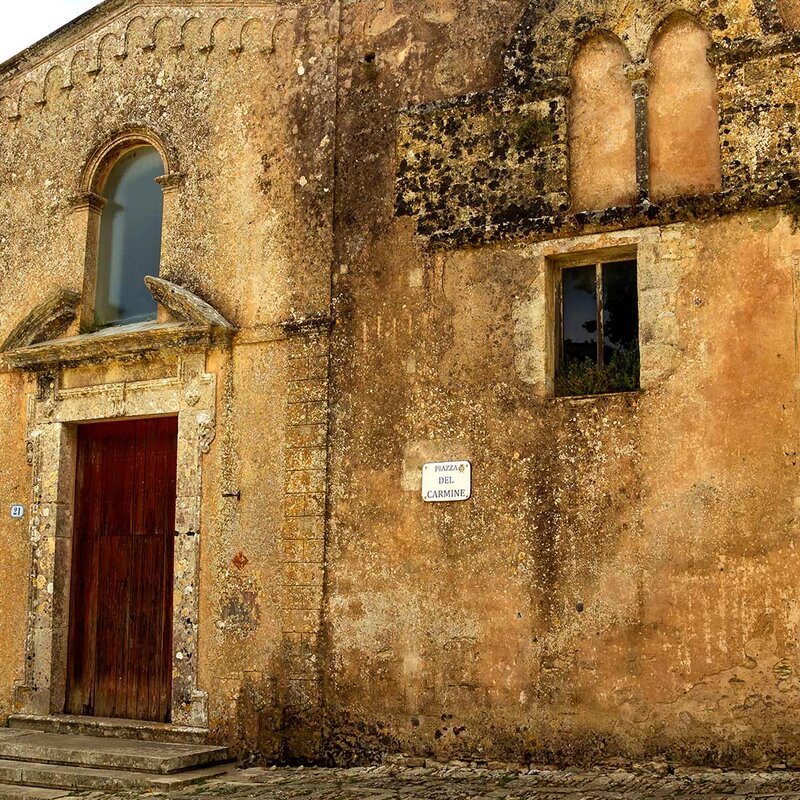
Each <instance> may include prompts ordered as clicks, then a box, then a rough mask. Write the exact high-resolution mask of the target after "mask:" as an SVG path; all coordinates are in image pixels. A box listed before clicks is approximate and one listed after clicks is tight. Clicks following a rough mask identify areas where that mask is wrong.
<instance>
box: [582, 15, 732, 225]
mask: <svg viewBox="0 0 800 800" xmlns="http://www.w3.org/2000/svg"><path fill="white" fill-rule="evenodd" d="M710 44H711V38H710V37H709V35H708V32H707V31H706V30H705V29H704V28H703V27H702V26H701V25H699V24H698V23H697V22H696V21H695V20H694V19H692V18H690V17H689V16H688V15H684V14H679V15H676V16H674V17H671V18H670V19H668V20H667V21H666V22H665V23H664V24H663V25H662V26H661V27H660V28H659V30H658V31H657V32H656V34H655V35H654V37H653V40H652V42H651V44H650V53H649V62H646V63H644V64H639V65H637V64H630V56H629V54H628V51H627V49H626V48H625V46H624V45H623V44H622V42H621V41H620V40H619V39H618V38H617V37H616V36H614V35H612V34H610V33H599V34H595V35H594V36H592V37H591V38H590V39H588V40H587V41H586V42H585V43H584V45H583V46H582V48H581V50H580V51H579V52H578V55H577V57H576V59H575V61H574V63H573V68H572V100H571V120H570V155H571V176H570V177H571V186H572V203H573V208H574V209H575V210H588V209H599V208H607V207H610V206H619V205H628V204H630V203H632V202H634V201H635V200H636V198H637V197H639V198H641V199H644V198H645V197H647V198H649V199H651V200H654V201H660V200H664V199H666V198H669V197H675V196H679V195H690V194H701V193H704V192H713V191H717V190H718V189H719V188H720V185H721V166H720V152H719V110H718V97H717V84H716V74H715V72H714V69H713V67H712V66H711V65H710V64H709V63H708V60H707V57H706V56H707V51H708V48H709V46H710Z"/></svg>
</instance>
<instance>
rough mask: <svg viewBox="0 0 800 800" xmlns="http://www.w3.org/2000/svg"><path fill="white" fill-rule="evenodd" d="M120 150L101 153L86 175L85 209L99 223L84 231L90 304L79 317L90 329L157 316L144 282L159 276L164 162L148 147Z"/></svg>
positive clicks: (137, 143)
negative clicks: (96, 215)
mask: <svg viewBox="0 0 800 800" xmlns="http://www.w3.org/2000/svg"><path fill="white" fill-rule="evenodd" d="M123 144H125V143H123ZM123 144H118V146H117V147H112V148H107V149H106V150H105V153H106V155H105V156H101V157H99V163H98V164H97V165H96V166H95V168H94V169H93V170H92V173H91V174H92V181H91V184H90V185H92V186H93V187H94V193H91V192H90V197H92V198H94V199H93V200H92V201H91V202H90V208H91V209H94V212H95V213H99V215H100V217H99V220H98V221H97V222H96V223H95V224H94V225H92V224H90V225H89V241H88V243H87V246H88V248H89V252H88V253H87V283H86V289H87V300H89V299H91V301H92V302H87V304H86V306H85V307H84V311H85V314H86V315H87V317H88V320H91V321H92V322H93V324H92V327H93V328H102V327H107V326H109V325H119V324H127V323H134V322H141V321H144V320H151V319H155V318H156V313H157V306H156V301H155V300H154V299H153V296H152V295H151V294H150V292H149V290H148V289H147V286H145V283H144V279H145V276H147V275H152V276H154V277H158V275H159V272H160V264H161V228H162V217H163V209H164V195H163V190H162V188H161V186H160V185H159V184H158V183H157V179H158V178H161V177H162V176H163V175H164V173H165V166H164V160H163V159H162V157H161V154H160V153H159V151H158V149H156V147H154V146H152V145H150V144H148V143H143V142H141V141H134V142H132V143H127V146H125V147H124V149H123ZM92 231H94V233H92ZM89 273H91V274H89ZM88 320H87V321H88Z"/></svg>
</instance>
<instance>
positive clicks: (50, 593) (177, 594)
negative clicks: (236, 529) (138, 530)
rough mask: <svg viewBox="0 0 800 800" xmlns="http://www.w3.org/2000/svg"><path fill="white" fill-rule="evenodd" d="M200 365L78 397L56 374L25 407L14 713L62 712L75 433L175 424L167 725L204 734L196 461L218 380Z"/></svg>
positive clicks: (190, 362)
mask: <svg viewBox="0 0 800 800" xmlns="http://www.w3.org/2000/svg"><path fill="white" fill-rule="evenodd" d="M205 359H206V352H205V349H203V350H197V351H191V352H188V351H184V353H183V354H182V355H181V357H180V359H179V362H178V363H179V366H178V369H177V371H176V372H177V374H175V375H174V376H172V377H168V378H163V379H158V380H145V381H132V382H121V383H114V384H101V385H95V386H88V387H81V388H77V389H72V388H70V389H65V388H62V387H61V381H60V371H59V370H56V371H54V372H51V373H48V374H40V375H39V376H38V379H37V387H38V390H37V393H36V395H35V396H32V397H30V398H29V401H28V441H27V448H28V449H27V452H28V463H29V464H30V465H31V467H32V468H33V495H32V498H31V515H30V540H31V551H32V556H31V572H30V594H29V607H28V618H27V621H26V640H25V673H24V679H23V681H22V682H21V683H20V684H18V686H17V693H16V701H17V702H16V707H17V710H18V711H19V712H22V713H25V714H33V715H50V714H59V713H62V712H63V709H64V700H65V688H66V686H65V684H66V666H67V641H68V631H69V591H70V572H71V556H72V524H73V502H74V480H75V452H76V438H77V426H78V425H79V424H80V423H85V422H98V421H103V420H112V419H125V418H131V417H154V416H164V415H177V417H178V464H177V493H176V494H177V502H176V516H175V537H176V538H175V570H174V574H175V578H174V600H173V653H172V714H171V722H172V724H174V725H180V726H188V727H196V728H206V727H207V725H208V702H207V694H206V693H205V692H203V691H201V690H200V689H199V687H198V680H197V679H198V674H197V673H198V652H197V651H198V632H199V608H200V593H199V575H200V558H199V556H200V541H201V502H202V467H203V455H204V454H205V453H208V452H209V449H210V446H211V442H212V441H213V439H214V435H215V425H216V420H215V400H216V377H215V376H214V375H212V374H207V373H206V372H205Z"/></svg>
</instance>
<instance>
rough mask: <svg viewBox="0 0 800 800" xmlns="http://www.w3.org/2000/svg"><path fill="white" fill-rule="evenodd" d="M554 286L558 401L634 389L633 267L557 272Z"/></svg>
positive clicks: (631, 263)
mask: <svg viewBox="0 0 800 800" xmlns="http://www.w3.org/2000/svg"><path fill="white" fill-rule="evenodd" d="M559 278H560V280H558V281H557V292H558V295H557V302H556V308H557V310H558V320H557V336H556V343H557V348H558V353H557V364H558V368H557V372H556V381H555V389H556V395H558V396H559V397H565V396H575V395H593V394H605V393H609V392H631V391H636V390H637V389H638V388H639V309H638V292H637V281H636V261H635V260H626V261H608V262H602V263H596V264H587V265H581V266H575V267H563V268H561V270H560V273H559Z"/></svg>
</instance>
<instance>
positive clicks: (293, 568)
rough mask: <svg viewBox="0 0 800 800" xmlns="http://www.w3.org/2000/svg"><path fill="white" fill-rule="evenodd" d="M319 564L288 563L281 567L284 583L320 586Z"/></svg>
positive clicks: (321, 576) (321, 573) (321, 572)
mask: <svg viewBox="0 0 800 800" xmlns="http://www.w3.org/2000/svg"><path fill="white" fill-rule="evenodd" d="M322 579H323V569H322V565H321V564H307V563H297V564H294V563H290V564H285V565H284V568H283V580H284V583H286V584H289V585H295V586H322Z"/></svg>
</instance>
